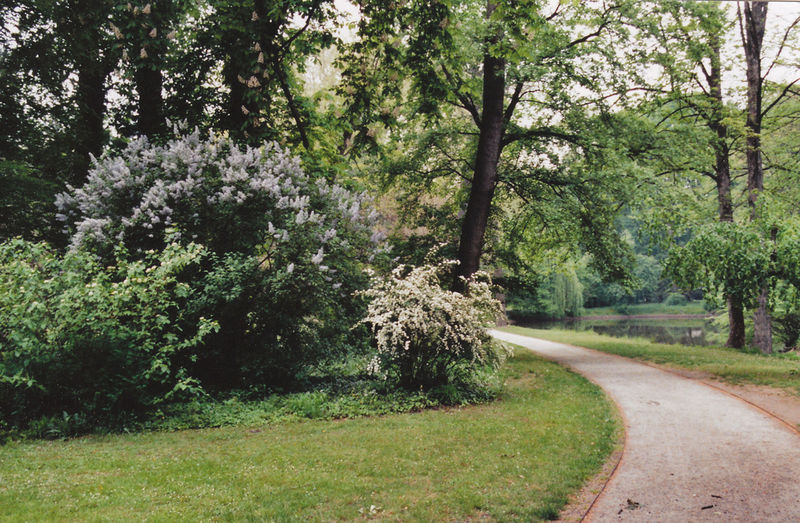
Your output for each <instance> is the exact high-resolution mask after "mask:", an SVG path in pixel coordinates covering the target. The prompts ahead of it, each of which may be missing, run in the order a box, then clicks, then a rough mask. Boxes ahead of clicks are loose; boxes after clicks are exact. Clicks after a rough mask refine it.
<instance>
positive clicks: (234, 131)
mask: <svg viewBox="0 0 800 523" xmlns="http://www.w3.org/2000/svg"><path fill="white" fill-rule="evenodd" d="M234 63H235V62H234V57H233V56H230V57H229V58H228V61H227V63H226V64H225V66H224V68H223V70H222V74H223V76H224V78H225V83H226V84H228V87H229V88H230V94H229V95H228V110H227V111H226V114H225V116H224V117H223V119H222V126H223V128H224V129H226V130H227V131H228V132H230V133H231V136H232V137H234V138H235V139H237V140H238V139H241V138H242V136H243V134H242V133H243V132H244V130H245V129H244V127H245V123H246V122H247V118H246V115H245V110H246V111H247V112H248V113H249V112H250V111H251V109H252V107H248V106H247V104H246V103H245V98H244V94H245V86H244V85H242V83H241V82H240V81H239V76H240V74H239V73H238V72H237V69H238V68H237V67H236V66H235V65H234Z"/></svg>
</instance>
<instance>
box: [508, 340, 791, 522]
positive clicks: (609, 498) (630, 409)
mask: <svg viewBox="0 0 800 523" xmlns="http://www.w3.org/2000/svg"><path fill="white" fill-rule="evenodd" d="M492 335H493V336H494V337H496V338H498V339H500V340H503V341H507V342H509V343H514V344H516V345H521V346H523V347H526V348H528V349H530V350H532V351H534V352H536V353H538V354H540V355H542V356H544V357H546V358H549V359H551V360H554V361H556V362H558V363H561V364H563V365H566V366H568V367H571V368H573V369H574V370H576V371H577V372H579V373H581V374H583V375H584V376H586V377H587V378H589V379H590V380H592V381H593V382H595V383H596V384H598V385H599V386H600V387H602V388H603V389H604V390H605V391H606V392H607V393H608V394H609V395H610V396H611V398H612V399H613V400H614V401H615V402H616V403H617V405H618V406H619V409H620V411H621V413H622V415H623V418H624V419H625V430H626V440H625V449H624V452H623V456H622V460H621V461H620V463H619V466H618V467H617V469H616V471H615V473H614V474H613V476H612V477H611V480H610V481H609V482H608V484H607V485H606V487H605V489H604V490H603V492H602V493H601V494H600V496H599V497H598V499H597V500H596V502H595V504H594V506H593V507H592V509H591V510H590V512H589V514H588V517H587V520H590V521H596V522H606V521H648V522H650V521H668V522H672V521H675V522H684V521H724V522H733V521H741V522H754V521H758V522H768V521H775V522H791V521H798V522H800V433H798V432H797V431H794V430H792V429H790V428H788V427H787V426H786V425H785V424H782V423H781V422H780V421H778V420H777V419H776V418H774V417H772V416H769V415H768V414H766V413H764V412H762V411H760V410H759V409H757V408H754V407H752V406H751V405H749V404H747V403H745V402H743V401H741V400H739V399H738V398H735V397H733V396H730V395H728V394H725V393H723V392H721V391H719V390H716V389H714V388H712V387H709V386H706V385H703V384H701V383H697V382H695V381H692V380H689V379H686V378H683V377H680V376H678V375H676V374H672V373H669V372H665V371H662V370H659V369H655V368H653V367H650V366H648V365H644V364H642V363H637V362H635V361H633V360H630V359H627V358H622V357H619V356H613V355H609V354H605V353H602V352H597V351H593V350H589V349H583V348H578V347H571V346H568V345H563V344H560V343H554V342H550V341H545V340H540V339H536V338H530V337H527V336H520V335H516V334H509V333H505V332H500V331H492Z"/></svg>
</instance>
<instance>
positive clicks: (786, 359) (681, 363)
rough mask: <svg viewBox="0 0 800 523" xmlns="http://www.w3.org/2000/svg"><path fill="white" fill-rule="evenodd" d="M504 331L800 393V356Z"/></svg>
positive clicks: (549, 332)
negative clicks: (765, 354) (768, 354)
mask: <svg viewBox="0 0 800 523" xmlns="http://www.w3.org/2000/svg"><path fill="white" fill-rule="evenodd" d="M501 330H504V331H506V332H512V333H514V334H522V335H526V336H533V337H536V338H542V339H546V340H551V341H556V342H560V343H567V344H570V345H578V346H580V347H587V348H590V349H596V350H600V351H603V352H609V353H612V354H618V355H620V356H627V357H629V358H636V359H640V360H644V361H650V362H653V363H658V364H661V365H666V366H669V367H674V368H679V369H688V370H693V371H700V372H705V373H708V374H711V375H714V376H717V377H719V378H721V379H723V380H724V381H727V382H729V383H735V384H741V383H753V384H756V385H768V386H771V387H778V388H783V389H787V390H789V391H791V392H793V393H795V394H800V356H798V355H797V354H794V353H787V354H774V355H770V356H764V355H762V354H759V353H754V352H744V351H741V350H736V349H728V348H724V347H688V346H685V345H666V344H661V343H653V342H650V341H647V340H642V339H635V338H633V339H627V338H612V337H610V336H604V335H601V334H596V333H594V332H591V331H565V330H540V329H526V328H522V327H504V328H503V329H501Z"/></svg>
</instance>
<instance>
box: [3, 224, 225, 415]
mask: <svg viewBox="0 0 800 523" xmlns="http://www.w3.org/2000/svg"><path fill="white" fill-rule="evenodd" d="M207 254H208V253H207V251H205V250H204V249H203V248H202V247H200V246H197V245H194V244H189V245H188V246H186V247H181V246H179V245H178V244H175V243H171V244H169V245H167V246H166V248H165V249H164V250H163V251H161V252H159V253H156V252H153V251H149V252H147V253H145V254H144V256H143V259H141V260H137V261H129V260H128V259H127V256H126V253H125V252H124V250H122V249H119V250H117V252H116V253H115V256H114V261H113V265H109V266H106V265H105V264H101V263H99V262H98V260H97V259H96V258H94V257H93V256H91V255H89V254H86V253H83V252H73V253H68V254H66V255H65V256H60V255H59V254H58V253H55V252H53V250H52V249H50V248H49V247H48V246H47V245H46V244H42V243H28V242H25V241H22V240H11V241H8V242H6V243H3V244H0V418H2V419H4V420H6V421H18V420H20V419H22V420H25V419H30V418H35V417H37V416H40V415H48V414H53V413H57V414H60V413H61V412H67V413H78V414H82V415H84V416H86V415H89V416H93V417H109V416H113V415H114V414H116V413H118V412H119V411H121V410H123V411H124V410H127V411H136V410H141V409H143V408H147V407H153V406H155V405H157V404H159V403H161V402H163V401H166V400H175V399H186V398H187V397H192V396H197V395H198V394H200V393H201V388H200V383H199V382H198V380H197V379H195V378H194V377H193V376H192V373H191V369H192V366H193V364H194V362H195V361H196V359H197V356H198V354H200V353H202V348H203V344H204V342H205V341H206V340H207V338H208V336H209V334H211V333H212V332H214V331H215V330H217V329H218V324H217V323H216V322H215V321H214V320H213V319H212V318H211V317H202V316H199V317H198V316H195V315H193V314H191V313H189V312H188V308H189V307H188V306H189V303H190V301H191V300H192V298H193V294H194V291H193V289H192V287H191V284H190V283H191V280H190V276H191V275H192V274H193V273H196V271H197V270H198V268H199V267H200V266H201V265H202V263H203V260H204V258H205V257H206V256H207Z"/></svg>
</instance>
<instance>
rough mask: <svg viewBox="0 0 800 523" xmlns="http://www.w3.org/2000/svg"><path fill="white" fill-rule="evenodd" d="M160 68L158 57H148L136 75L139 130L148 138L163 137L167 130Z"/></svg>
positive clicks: (140, 65)
mask: <svg viewBox="0 0 800 523" xmlns="http://www.w3.org/2000/svg"><path fill="white" fill-rule="evenodd" d="M153 54H155V51H153ZM159 66H160V63H159V60H158V57H157V56H148V58H147V60H146V61H145V62H144V63H141V64H139V67H138V68H137V69H136V73H135V75H134V77H135V81H136V94H137V95H138V96H139V121H138V125H137V130H138V131H139V134H141V135H144V136H147V137H148V138H154V137H157V136H161V135H163V134H164V131H165V130H166V125H165V124H166V122H165V121H164V100H163V97H162V96H161V88H162V85H163V83H164V79H163V75H162V73H161V69H160V67H159Z"/></svg>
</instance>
